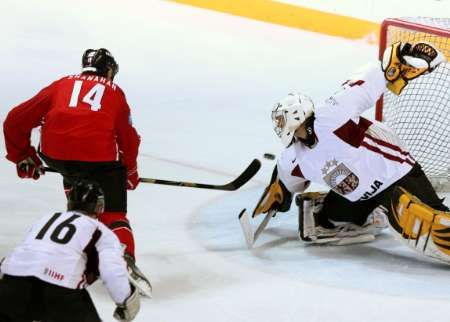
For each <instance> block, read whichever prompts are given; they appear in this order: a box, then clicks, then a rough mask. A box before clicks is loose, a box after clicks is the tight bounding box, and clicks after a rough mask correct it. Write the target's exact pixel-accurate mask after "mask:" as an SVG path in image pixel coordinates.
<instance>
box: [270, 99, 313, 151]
mask: <svg viewBox="0 0 450 322" xmlns="http://www.w3.org/2000/svg"><path fill="white" fill-rule="evenodd" d="M313 114H314V103H313V101H312V100H311V99H310V98H309V97H308V96H306V95H303V94H300V93H289V94H288V96H287V97H285V98H284V99H282V100H281V101H279V102H278V103H277V104H275V106H274V108H273V110H272V122H273V129H274V131H275V133H276V134H277V136H278V137H279V138H280V139H281V142H282V143H283V145H284V146H289V145H290V144H291V143H292V139H293V138H294V133H295V130H297V128H298V127H299V126H300V125H301V124H302V123H303V122H304V121H305V120H306V119H307V118H308V117H310V116H311V115H313Z"/></svg>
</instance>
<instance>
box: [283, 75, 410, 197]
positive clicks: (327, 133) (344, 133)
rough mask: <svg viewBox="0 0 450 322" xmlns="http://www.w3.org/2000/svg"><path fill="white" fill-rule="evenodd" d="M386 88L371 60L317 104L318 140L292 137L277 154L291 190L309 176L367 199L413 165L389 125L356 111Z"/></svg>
mask: <svg viewBox="0 0 450 322" xmlns="http://www.w3.org/2000/svg"><path fill="white" fill-rule="evenodd" d="M386 89H387V88H386V80H385V78H384V75H383V72H382V71H381V69H380V67H379V66H373V67H370V68H368V69H366V70H365V71H364V72H363V73H362V74H360V75H358V76H356V77H355V78H353V80H351V81H347V82H346V83H344V84H343V86H342V89H341V90H340V91H339V92H337V93H335V94H334V95H332V96H331V97H330V98H328V99H327V100H326V101H325V103H324V104H322V105H321V106H319V107H318V108H316V110H315V114H314V115H315V121H314V132H315V135H316V138H317V144H316V146H314V147H313V148H309V147H307V146H305V145H304V144H302V143H301V142H298V141H297V142H294V143H293V144H292V145H291V146H289V147H288V148H287V149H286V150H284V151H283V153H282V154H281V156H280V158H279V159H278V164H277V167H278V173H279V177H280V179H281V180H282V181H283V183H284V184H285V185H286V187H287V188H288V189H289V190H290V191H291V192H301V191H302V190H301V189H300V188H299V187H303V186H304V182H305V180H309V181H312V182H316V183H320V184H324V185H326V186H328V187H329V188H330V189H333V190H334V191H335V192H337V193H338V194H340V195H342V196H343V197H345V198H347V199H348V200H350V201H357V200H366V199H369V198H371V197H373V196H375V195H377V194H378V193H379V192H381V191H383V190H384V189H385V188H387V187H388V186H389V185H391V184H393V183H394V182H395V181H397V180H399V179H400V178H402V177H403V176H404V175H406V174H407V173H408V172H409V171H410V170H411V169H412V166H413V165H414V163H415V161H414V159H413V158H412V156H411V155H410V154H409V153H408V151H407V150H406V148H405V147H404V146H403V144H402V142H401V140H400V139H399V138H398V136H397V135H396V134H395V133H394V132H393V130H391V129H390V128H388V127H386V126H385V125H384V124H382V123H380V122H377V121H370V120H367V119H365V118H363V117H361V116H360V115H361V114H362V113H363V112H364V111H366V110H367V109H369V108H371V107H373V105H374V104H375V102H376V101H377V99H378V98H379V97H380V96H381V94H383V93H384V92H385V91H386Z"/></svg>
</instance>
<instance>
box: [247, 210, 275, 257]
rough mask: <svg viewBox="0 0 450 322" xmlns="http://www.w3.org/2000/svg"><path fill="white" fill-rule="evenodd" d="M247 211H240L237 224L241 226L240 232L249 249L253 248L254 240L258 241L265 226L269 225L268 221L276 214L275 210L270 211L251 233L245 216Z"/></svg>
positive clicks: (250, 227)
mask: <svg viewBox="0 0 450 322" xmlns="http://www.w3.org/2000/svg"><path fill="white" fill-rule="evenodd" d="M246 211H247V209H245V208H244V209H242V211H241V213H240V214H239V222H240V224H241V228H242V232H243V233H244V237H245V241H246V243H247V247H248V248H249V249H252V248H253V245H254V244H255V242H256V240H257V239H258V237H259V235H261V233H262V232H263V231H264V229H265V228H266V227H267V224H268V223H269V221H270V219H271V218H272V217H273V216H275V214H276V213H277V212H276V210H270V211H269V212H268V213H267V214H266V216H265V217H264V219H263V220H262V221H261V223H260V224H259V226H258V227H257V228H256V231H255V232H253V229H252V226H251V225H250V221H249V219H248V215H247V212H246Z"/></svg>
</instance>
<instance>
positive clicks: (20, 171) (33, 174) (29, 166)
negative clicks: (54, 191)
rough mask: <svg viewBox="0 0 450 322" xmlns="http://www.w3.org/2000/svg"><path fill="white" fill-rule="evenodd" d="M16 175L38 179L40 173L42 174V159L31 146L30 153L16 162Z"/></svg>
mask: <svg viewBox="0 0 450 322" xmlns="http://www.w3.org/2000/svg"><path fill="white" fill-rule="evenodd" d="M16 169H17V175H18V176H19V177H20V178H22V179H24V178H33V179H34V180H37V179H39V177H40V176H41V174H44V168H43V167H42V161H41V159H39V157H38V156H37V154H36V150H35V149H34V148H31V150H30V155H29V156H28V157H27V158H26V159H24V160H22V161H19V162H17V164H16Z"/></svg>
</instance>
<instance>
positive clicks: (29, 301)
mask: <svg viewBox="0 0 450 322" xmlns="http://www.w3.org/2000/svg"><path fill="white" fill-rule="evenodd" d="M0 321H1V322H32V321H41V322H62V321H64V322H101V319H100V317H99V316H98V313H97V310H96V309H95V306H94V303H93V302H92V300H91V297H90V296H89V293H88V292H87V291H86V290H85V289H82V290H73V289H69V288H65V287H60V286H57V285H53V284H50V283H46V282H43V281H41V280H39V279H37V278H35V277H17V276H10V275H5V276H4V277H3V279H1V280H0Z"/></svg>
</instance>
